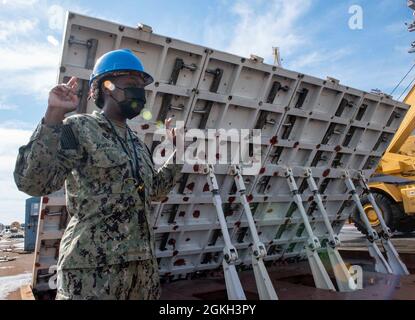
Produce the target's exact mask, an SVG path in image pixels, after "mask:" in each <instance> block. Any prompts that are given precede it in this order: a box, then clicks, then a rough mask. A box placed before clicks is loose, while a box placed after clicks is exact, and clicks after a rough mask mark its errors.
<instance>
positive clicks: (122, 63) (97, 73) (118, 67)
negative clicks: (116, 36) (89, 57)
mask: <svg viewBox="0 0 415 320" xmlns="http://www.w3.org/2000/svg"><path fill="white" fill-rule="evenodd" d="M119 71H136V72H139V73H141V75H142V76H143V79H144V82H145V85H148V84H150V83H152V82H153V81H154V79H153V77H152V76H150V75H149V74H148V73H147V72H145V71H144V66H143V64H142V63H141V60H140V59H139V58H137V56H136V55H135V54H134V53H133V52H132V51H131V50H130V49H119V50H114V51H110V52H107V53H106V54H104V55H103V56H101V57H100V58H99V59H98V60H97V62H96V63H95V66H94V70H93V71H92V74H91V76H90V78H89V86H91V84H92V81H94V80H95V79H98V78H101V77H102V76H104V75H106V74H109V73H112V72H119Z"/></svg>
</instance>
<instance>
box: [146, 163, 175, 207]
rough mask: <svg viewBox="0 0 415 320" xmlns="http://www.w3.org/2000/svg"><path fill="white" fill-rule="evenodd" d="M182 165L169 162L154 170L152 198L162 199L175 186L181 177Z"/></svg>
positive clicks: (154, 199)
mask: <svg viewBox="0 0 415 320" xmlns="http://www.w3.org/2000/svg"><path fill="white" fill-rule="evenodd" d="M181 169H182V165H179V164H167V165H164V166H163V167H161V168H160V169H158V170H154V175H153V188H152V197H151V198H152V200H153V201H160V200H162V199H163V198H164V197H166V196H167V194H168V193H169V192H170V191H171V189H173V188H174V186H175V185H176V183H177V180H178V179H179V176H180V173H181Z"/></svg>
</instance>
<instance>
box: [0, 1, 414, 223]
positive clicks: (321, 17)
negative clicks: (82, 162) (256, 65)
mask: <svg viewBox="0 0 415 320" xmlns="http://www.w3.org/2000/svg"><path fill="white" fill-rule="evenodd" d="M352 5H359V6H361V8H362V10H363V28H362V29H360V30H351V29H350V28H349V24H348V22H349V19H350V17H351V16H352V15H351V14H350V13H349V8H350V7H351V6H352ZM65 10H70V11H75V12H78V13H83V14H86V15H90V16H94V17H99V18H103V19H107V20H111V21H116V22H119V23H122V24H124V25H130V26H135V25H136V24H137V23H138V22H142V23H145V24H148V25H151V26H152V27H153V30H154V32H156V33H158V34H162V35H166V36H170V37H173V38H178V39H181V40H185V41H188V42H193V43H197V44H201V45H204V46H208V47H212V48H215V49H219V50H224V51H229V52H232V53H235V54H239V55H242V56H249V54H251V53H253V54H257V55H259V56H262V57H264V58H265V60H266V62H269V63H272V62H273V57H272V47H273V46H278V47H280V50H281V56H282V59H283V66H284V67H285V68H288V69H291V70H295V71H299V72H303V73H306V74H311V75H314V76H318V77H324V78H325V77H326V76H331V77H334V78H337V79H340V81H341V83H344V84H347V85H349V86H353V87H357V88H359V89H363V90H367V91H370V90H371V89H374V88H377V89H380V90H382V91H383V92H386V93H390V92H391V90H392V89H393V88H394V87H395V85H396V84H397V83H398V82H399V80H400V79H401V78H402V76H403V75H404V74H405V73H406V72H407V71H408V70H409V68H410V67H411V65H412V64H413V63H414V62H413V60H414V57H415V56H414V55H411V54H409V53H407V51H408V48H409V46H410V43H411V42H412V41H413V40H414V35H415V34H410V33H409V32H408V31H407V30H406V27H405V25H404V23H405V22H410V21H411V20H412V12H411V10H410V9H408V8H407V7H406V0H398V1H397V0H379V1H374V0H365V1H364V0H361V1H357V0H355V1H346V0H345V1H330V0H289V1H288V0H284V1H283V0H251V1H238V0H235V1H231V0H210V1H194V0H192V1H191V0H182V1H179V0H177V1H172V0H170V1H167V0H159V1H140V0H134V1H132V0H128V1H123V0H120V1H107V0H101V1H95V0H92V1H80V0H78V1H65V0H61V1H51V0H0V74H1V77H0V88H1V89H0V222H3V223H10V222H11V221H12V220H20V221H23V219H24V199H25V198H26V195H24V194H23V193H21V192H18V191H17V190H16V188H15V186H14V182H13V177H12V171H13V168H14V161H15V159H16V155H17V150H18V147H19V146H20V145H22V144H25V143H27V141H28V138H29V137H30V134H31V132H32V131H33V129H34V128H35V126H36V124H37V122H38V121H39V120H40V119H41V117H42V116H43V113H44V111H45V109H46V103H47V93H48V90H49V89H50V87H51V86H53V84H54V83H55V80H56V76H57V65H58V62H59V56H60V50H61V38H62V32H63V25H62V17H63V16H62V15H63V14H64V11H65ZM414 77H415V70H413V73H411V74H410V75H409V77H408V79H407V80H406V81H404V83H403V84H402V85H401V86H400V87H399V88H398V89H397V90H396V93H397V94H396V97H398V96H399V95H400V93H401V92H402V90H403V89H404V88H405V87H406V86H407V85H408V83H409V82H410V81H411V80H412V79H413V78H414Z"/></svg>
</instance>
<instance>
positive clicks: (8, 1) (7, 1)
mask: <svg viewBox="0 0 415 320" xmlns="http://www.w3.org/2000/svg"><path fill="white" fill-rule="evenodd" d="M37 2H38V0H2V1H1V5H3V6H5V7H6V8H13V9H16V8H21V7H28V6H33V5H34V4H35V3H37Z"/></svg>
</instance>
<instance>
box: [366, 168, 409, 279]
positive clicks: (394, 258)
mask: <svg viewBox="0 0 415 320" xmlns="http://www.w3.org/2000/svg"><path fill="white" fill-rule="evenodd" d="M359 183H360V186H361V187H362V189H363V192H364V193H365V194H366V195H367V198H368V200H369V202H370V204H371V205H372V207H373V209H374V210H375V212H376V216H377V218H378V219H379V221H380V225H381V226H382V233H381V242H382V246H383V248H384V249H385V253H386V257H387V259H388V262H389V266H390V267H391V269H392V272H393V274H396V275H409V271H408V269H407V268H406V265H405V264H404V263H403V262H402V260H401V258H400V257H399V254H398V252H397V251H396V249H395V246H394V245H393V243H392V241H391V240H390V238H391V237H392V232H391V230H390V229H389V227H388V226H387V225H386V223H385V219H383V216H382V213H381V211H380V209H379V207H378V205H377V203H376V201H375V198H374V197H373V194H372V192H371V191H370V188H369V186H368V185H367V181H366V178H365V176H364V175H363V173H362V172H359Z"/></svg>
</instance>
